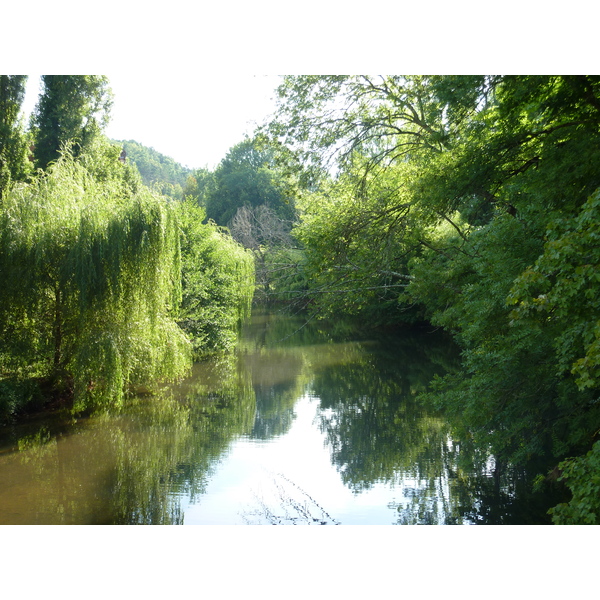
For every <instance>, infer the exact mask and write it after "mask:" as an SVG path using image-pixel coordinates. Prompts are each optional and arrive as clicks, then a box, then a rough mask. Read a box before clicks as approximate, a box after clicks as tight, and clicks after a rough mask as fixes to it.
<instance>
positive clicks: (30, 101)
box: [23, 73, 280, 170]
mask: <svg viewBox="0 0 600 600" xmlns="http://www.w3.org/2000/svg"><path fill="white" fill-rule="evenodd" d="M107 77H108V79H109V81H110V86H111V88H112V91H113V93H114V104H113V108H112V111H111V121H110V123H109V125H108V127H107V128H106V130H105V134H106V135H107V136H108V137H109V138H111V139H115V140H135V141H136V142H139V143H140V144H143V145H144V146H149V147H151V148H154V149H155V150H157V151H158V152H160V153H162V154H165V155H166V156H169V157H171V158H173V159H174V160H176V161H177V162H179V163H181V164H182V165H184V166H187V167H190V168H200V167H208V168H209V169H211V170H212V169H214V168H215V167H216V166H217V165H218V163H219V162H220V161H221V159H222V158H223V157H224V156H225V154H226V153H227V151H228V150H229V149H230V148H231V147H232V146H234V145H235V144H237V143H238V142H241V141H242V140H243V139H244V136H245V135H246V134H247V135H251V134H252V132H253V130H254V128H255V126H256V125H258V124H261V123H262V122H263V121H264V120H265V119H266V118H267V117H268V116H269V114H271V113H272V112H273V110H274V108H275V88H276V87H277V86H278V84H279V80H280V78H279V77H278V76H275V75H249V74H236V73H223V74H220V75H216V74H210V75H209V74H207V75H205V76H202V75H195V76H193V77H192V76H182V75H181V74H169V73H160V74H156V75H155V76H154V77H149V76H148V75H146V74H138V73H120V74H118V75H115V74H113V75H110V74H107ZM38 94H39V75H30V76H29V80H28V88H27V97H26V100H25V103H24V106H23V108H24V110H25V112H26V113H27V114H29V112H30V111H31V110H33V108H34V106H35V104H36V102H37V97H38Z"/></svg>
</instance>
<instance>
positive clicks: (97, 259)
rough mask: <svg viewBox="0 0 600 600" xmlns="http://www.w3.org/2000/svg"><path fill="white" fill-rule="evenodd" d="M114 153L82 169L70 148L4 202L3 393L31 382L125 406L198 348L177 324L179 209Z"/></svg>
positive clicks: (79, 398)
mask: <svg viewBox="0 0 600 600" xmlns="http://www.w3.org/2000/svg"><path fill="white" fill-rule="evenodd" d="M114 151H115V150H111V151H109V152H108V154H109V155H110V154H111V152H114ZM106 156H107V152H104V154H103V156H102V160H88V161H87V163H86V160H78V161H75V160H74V159H73V158H72V157H71V156H69V154H68V152H66V153H64V154H63V156H62V157H61V158H60V159H59V160H58V161H57V162H56V163H55V164H54V165H53V166H51V167H50V168H49V169H48V171H47V172H46V173H44V174H40V175H39V177H38V178H37V179H36V180H34V181H33V182H32V183H31V184H28V185H25V184H22V185H14V186H13V187H12V188H11V189H10V190H9V191H8V193H7V194H6V195H5V196H4V198H3V204H2V207H1V213H0V274H1V280H2V287H1V288H0V328H1V329H0V331H1V336H2V341H1V342H0V344H1V347H0V384H2V386H3V389H4V390H7V389H15V386H18V385H19V384H23V382H31V381H33V380H35V381H37V382H41V383H43V384H44V385H46V386H49V387H50V389H49V390H47V392H48V391H51V392H52V394H53V395H56V394H66V395H68V396H72V397H73V398H74V403H75V407H76V408H84V407H86V406H90V405H95V406H98V405H103V404H109V403H110V404H115V403H116V404H118V403H120V401H121V400H122V398H123V391H124V389H126V387H127V386H128V385H135V384H137V383H146V382H147V381H149V380H155V379H157V378H174V377H177V376H179V375H181V374H182V373H184V372H185V370H186V369H187V368H188V367H189V365H190V359H191V344H190V341H189V339H188V337H187V336H186V335H185V333H184V332H183V331H182V330H181V328H180V327H178V326H177V324H176V322H175V320H174V314H175V312H176V311H177V310H179V305H180V303H181V297H182V296H181V294H182V288H181V255H180V229H179V225H178V220H177V215H176V211H175V209H174V208H173V207H172V206H171V205H170V204H169V203H167V202H166V201H165V200H164V199H163V198H161V197H159V196H156V195H154V194H153V193H152V192H150V191H149V190H148V189H147V188H145V187H144V186H142V185H139V182H137V183H136V182H135V178H131V177H129V179H128V175H127V173H126V171H127V167H126V166H125V165H121V164H120V163H119V162H118V160H116V158H115V160H114V161H112V160H111V161H110V163H111V165H113V166H112V167H111V168H110V169H107V168H106V162H107V161H106ZM121 168H122V169H123V172H119V171H118V169H121ZM28 389H29V388H28ZM0 391H1V390H0ZM5 397H7V398H9V400H8V402H9V403H10V402H13V404H15V403H17V404H18V400H17V399H16V396H15V398H13V399H12V400H11V399H10V398H11V397H10V394H9V395H6V394H5ZM23 401H24V400H23V399H21V400H20V402H23ZM5 402H7V400H5ZM7 408H8V410H9V411H11V412H14V410H15V409H17V408H18V406H9V407H5V410H6V409H7Z"/></svg>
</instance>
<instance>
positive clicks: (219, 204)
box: [206, 139, 293, 226]
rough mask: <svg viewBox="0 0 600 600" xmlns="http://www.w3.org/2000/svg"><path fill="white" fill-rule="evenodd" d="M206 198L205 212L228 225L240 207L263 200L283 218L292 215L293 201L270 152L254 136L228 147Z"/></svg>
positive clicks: (258, 204) (217, 221)
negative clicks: (285, 191) (287, 194)
mask: <svg viewBox="0 0 600 600" xmlns="http://www.w3.org/2000/svg"><path fill="white" fill-rule="evenodd" d="M214 179H215V183H214V187H213V188H212V189H211V190H210V191H209V194H208V196H207V198H206V216H207V217H208V218H209V219H212V220H213V221H215V223H217V224H218V225H223V226H225V225H228V223H229V222H230V220H231V219H232V218H233V216H234V215H235V213H236V211H237V210H238V209H239V208H242V207H244V206H246V207H257V206H260V205H262V204H265V205H267V206H269V207H270V208H272V209H273V210H275V212H276V213H277V214H279V216H280V217H282V218H288V219H289V218H292V217H293V204H292V203H291V202H290V199H289V198H287V197H286V195H285V193H284V189H285V188H284V182H283V181H282V178H281V177H279V176H278V174H277V172H276V170H275V163H274V157H273V153H272V152H271V151H270V150H269V149H267V148H265V147H263V146H261V144H259V142H258V141H257V140H250V139H246V140H244V141H243V142H240V143H239V144H237V145H236V146H234V147H233V148H231V149H230V150H229V152H228V153H227V155H226V156H225V158H224V159H223V160H222V161H221V163H220V164H219V166H218V167H217V169H216V170H215V173H214Z"/></svg>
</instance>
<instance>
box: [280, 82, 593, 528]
mask: <svg viewBox="0 0 600 600" xmlns="http://www.w3.org/2000/svg"><path fill="white" fill-rule="evenodd" d="M279 96H280V106H279V110H278V115H277V117H276V119H275V120H274V122H273V123H272V124H271V127H270V132H271V134H272V135H273V136H275V137H277V138H278V140H279V142H280V143H284V144H286V145H287V146H288V147H289V148H291V149H292V150H294V151H295V153H296V156H298V157H300V158H301V159H302V161H301V164H303V166H304V169H305V173H308V174H309V175H310V177H311V179H312V181H313V182H314V181H319V182H320V185H319V186H318V187H317V188H316V189H314V191H311V192H307V193H305V194H304V197H303V198H302V199H301V200H300V201H299V209H300V213H301V221H300V224H299V226H298V227H297V230H296V235H297V236H298V237H299V238H300V239H301V240H302V241H303V243H304V246H305V248H306V262H305V269H306V270H307V277H306V280H307V281H309V282H310V289H309V290H308V293H309V296H311V298H312V305H313V306H314V307H316V308H317V309H318V310H319V311H321V312H322V313H330V314H336V313H338V312H340V311H344V312H350V313H354V314H357V315H361V316H362V317H366V318H371V319H373V320H376V319H379V320H380V321H386V320H387V321H388V322H389V321H402V320H407V319H408V320H410V319H414V318H419V319H423V318H424V319H427V320H428V321H429V322H431V323H433V324H436V325H439V326H442V327H444V328H445V329H447V330H448V331H450V332H452V333H453V334H454V336H455V338H456V340H457V341H458V342H459V343H460V345H461V346H462V349H463V351H462V368H461V369H459V370H457V371H456V372H455V373H454V374H450V375H447V376H446V377H444V378H442V379H439V380H438V382H437V384H436V386H435V390H434V391H433V392H431V393H429V394H427V395H426V396H424V398H427V399H428V400H429V401H431V402H432V403H434V404H435V405H437V406H438V407H440V408H443V409H444V410H445V411H446V414H447V415H448V416H450V417H451V419H452V420H453V421H454V423H455V426H456V430H457V432H458V435H460V436H462V437H463V438H464V439H469V440H476V441H478V442H479V443H480V444H482V445H483V446H485V447H488V448H489V449H490V451H491V452H493V453H494V454H495V455H496V456H497V457H498V459H499V460H501V461H511V462H512V463H514V464H524V463H526V462H528V461H530V460H532V459H535V458H537V457H540V456H546V457H550V459H549V460H554V464H556V462H557V461H560V460H561V459H563V458H565V457H569V456H571V457H577V456H583V455H585V454H586V452H587V451H589V450H590V449H591V448H592V445H593V444H594V442H596V441H597V439H598V432H599V430H600V403H599V402H598V391H599V384H600V379H599V374H600V351H599V348H600V341H599V340H600V305H599V304H598V298H599V297H600V287H599V283H600V281H599V280H598V276H597V275H596V273H597V272H598V271H599V270H600V264H599V262H598V261H599V258H600V257H599V256H598V252H597V240H598V235H599V234H600V231H599V229H598V227H599V226H598V223H599V220H598V215H597V214H596V213H597V210H598V198H599V194H600V171H599V170H598V165H599V164H600V127H599V126H600V78H599V77H595V76H594V77H592V76H502V77H500V76H469V77H460V76H431V77H424V76H411V77H400V76H373V77H371V76H348V77H346V76H344V77H341V76H339V77H338V76H335V77H312V76H311V77H304V76H302V77H288V78H286V79H285V80H284V83H283V84H282V86H281V87H280V89H279ZM573 460H574V462H573V461H571V462H569V463H568V465H569V468H568V469H567V470H566V471H565V473H564V481H566V483H567V485H572V487H573V489H574V494H575V496H576V497H577V498H578V504H577V509H575V508H573V509H572V510H571V509H569V510H563V511H557V512H556V513H555V518H556V519H557V522H564V521H567V520H571V521H573V522H597V519H598V518H600V516H599V515H600V503H599V502H598V500H597V494H596V495H595V494H594V492H593V489H592V488H590V487H585V488H582V487H581V486H582V485H583V484H582V481H583V477H582V476H581V475H580V473H583V472H586V473H589V472H590V469H591V468H592V465H594V464H596V463H595V462H594V461H595V454H589V455H588V458H585V459H583V458H581V459H577V458H574V459H573ZM578 460H581V461H583V462H581V469H580V470H578V466H577V465H579V463H578ZM596 462H597V461H596ZM566 464H567V463H565V465H566ZM594 477H596V478H597V477H598V474H597V472H596V473H595V475H594ZM594 489H596V488H594ZM585 490H587V491H585ZM594 515H595V516H594ZM561 519H562V520H561ZM594 519H596V521H594Z"/></svg>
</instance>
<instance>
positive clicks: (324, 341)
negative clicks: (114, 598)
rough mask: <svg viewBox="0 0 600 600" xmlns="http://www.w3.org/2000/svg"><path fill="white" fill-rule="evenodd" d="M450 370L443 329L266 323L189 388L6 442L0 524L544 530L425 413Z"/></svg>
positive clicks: (28, 430)
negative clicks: (510, 526) (438, 378)
mask: <svg viewBox="0 0 600 600" xmlns="http://www.w3.org/2000/svg"><path fill="white" fill-rule="evenodd" d="M456 358H457V352H456V349H455V348H454V347H453V346H452V344H451V343H450V342H449V341H448V340H447V339H446V338H444V337H443V336H442V335H440V334H439V332H438V333H436V332H431V331H423V330H406V331H404V330H400V331H396V332H394V333H393V334H392V333H389V334H387V335H386V334H378V335H373V334H371V335H368V336H365V335H360V334H357V333H356V331H355V330H353V329H352V328H349V327H345V326H344V323H343V322H340V323H334V324H332V323H322V322H316V321H315V322H310V323H305V321H304V320H303V319H302V318H301V317H294V316H289V315H285V314H281V313H279V314H256V315H254V316H253V317H252V319H251V320H250V321H249V322H248V323H247V324H246V325H245V326H244V328H243V331H242V337H241V341H240V343H239V346H238V348H237V351H236V352H235V354H233V355H231V356H230V357H227V358H222V359H218V360H214V361H211V362H207V363H202V364H198V365H196V366H195V368H194V371H193V373H192V375H191V377H189V378H188V379H186V380H185V381H183V382H182V383H181V384H179V385H175V386H168V387H165V388H164V389H162V390H161V391H160V392H159V393H156V394H153V395H150V394H148V395H145V396H140V397H137V398H135V399H133V400H131V401H129V402H128V403H127V405H126V406H125V407H124V408H123V409H122V410H121V411H118V412H115V413H107V414H103V415H98V416H94V417H89V418H81V419H77V420H76V419H73V418H67V417H62V418H59V417H55V418H53V419H46V420H43V421H30V422H28V423H25V424H21V425H19V426H18V427H12V428H8V429H5V431H4V432H3V433H2V437H1V438H0V523H2V524H198V525H204V524H215V525H226V524H331V525H336V524H342V525H357V524H369V525H377V524H381V525H393V524H470V523H542V522H547V517H546V516H545V511H546V510H547V508H548V507H549V506H551V505H552V504H551V503H550V504H548V505H547V506H546V504H544V499H535V498H533V497H531V495H530V494H529V492H528V490H529V483H528V482H527V480H526V478H524V477H523V476H521V475H520V474H518V473H510V474H508V472H507V470H506V469H504V470H503V471H496V469H495V464H494V461H493V459H492V458H491V457H488V456H487V455H486V454H485V453H484V452H481V451H477V450H476V449H469V448H467V447H466V446H464V444H460V443H458V441H457V440H454V439H453V438H452V435H451V432H450V429H449V427H448V425H447V423H446V422H445V421H444V420H443V419H442V418H440V417H439V416H437V415H435V414H432V413H430V412H428V411H427V410H426V409H425V408H423V407H422V406H420V405H419V403H418V402H417V401H416V395H417V394H418V393H419V392H420V391H422V390H424V389H425V388H426V386H427V384H428V382H429V381H430V379H431V377H432V376H433V375H434V374H435V373H440V374H441V373H443V372H444V371H445V370H446V369H447V368H449V367H451V366H452V364H453V363H454V361H455V360H456ZM509 475H510V476H509ZM546 502H547V501H546Z"/></svg>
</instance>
